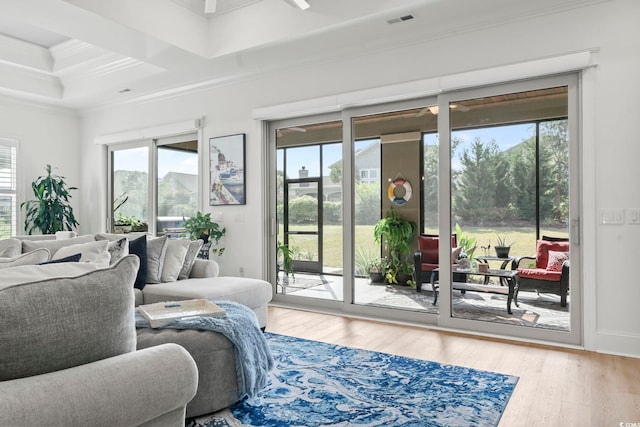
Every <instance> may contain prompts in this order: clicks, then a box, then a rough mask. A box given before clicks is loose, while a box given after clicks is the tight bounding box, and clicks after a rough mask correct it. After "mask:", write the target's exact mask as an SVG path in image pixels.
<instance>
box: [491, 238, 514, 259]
mask: <svg viewBox="0 0 640 427" xmlns="http://www.w3.org/2000/svg"><path fill="white" fill-rule="evenodd" d="M496 237H497V240H496V245H495V246H494V249H495V251H496V256H497V257H498V258H509V251H510V250H511V243H510V242H508V241H507V235H506V234H496Z"/></svg>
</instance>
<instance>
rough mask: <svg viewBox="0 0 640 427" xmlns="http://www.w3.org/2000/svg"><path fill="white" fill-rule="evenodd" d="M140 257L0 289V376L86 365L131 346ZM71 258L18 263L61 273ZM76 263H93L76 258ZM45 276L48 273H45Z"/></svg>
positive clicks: (133, 343)
mask: <svg viewBox="0 0 640 427" xmlns="http://www.w3.org/2000/svg"><path fill="white" fill-rule="evenodd" d="M138 264H139V261H138V258H137V257H135V256H127V257H125V258H123V259H122V260H120V262H119V263H117V264H116V265H114V266H112V267H109V268H106V269H102V270H93V271H90V272H88V273H85V274H82V275H80V276H76V277H64V278H60V277H58V278H45V279H44V280H39V281H35V282H33V281H29V282H26V283H22V284H18V285H11V286H8V287H5V288H3V289H0V301H2V304H3V307H2V310H0V325H2V328H0V348H1V349H2V351H0V381H6V380H11V379H16V378H24V377H28V376H33V375H39V374H44V373H47V372H53V371H59V370H62V369H67V368H71V367H74V366H79V365H84V364H87V363H91V362H94V361H97V360H101V359H107V358H110V357H113V356H117V355H119V354H123V353H128V352H132V351H135V349H136V329H135V307H134V305H133V299H134V296H133V282H134V280H135V277H136V272H137V270H138ZM72 266H73V265H71V264H67V265H64V264H49V265H38V266H29V267H17V268H15V269H10V270H8V271H11V270H20V269H27V268H28V269H30V270H34V271H39V272H40V274H37V273H36V274H35V276H36V277H43V275H45V272H47V271H51V272H54V276H55V274H60V273H61V272H62V271H67V272H68V271H69V270H72V269H73V268H71V267H72ZM75 266H76V267H77V268H78V269H88V268H91V266H89V265H85V264H75ZM45 277H46V275H45Z"/></svg>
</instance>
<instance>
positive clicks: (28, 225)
mask: <svg viewBox="0 0 640 427" xmlns="http://www.w3.org/2000/svg"><path fill="white" fill-rule="evenodd" d="M45 170H46V171H47V175H45V176H39V177H38V178H37V179H36V180H35V181H33V182H32V183H31V188H32V190H33V194H34V195H35V196H36V199H37V200H28V201H26V202H22V203H21V204H20V208H23V209H25V211H26V213H25V217H24V218H25V219H24V230H25V231H26V232H27V234H31V233H32V232H33V231H34V230H36V229H37V230H39V231H40V232H41V233H42V234H54V233H55V232H57V231H63V230H69V231H71V230H73V229H74V228H76V227H77V226H78V225H79V224H78V221H76V218H75V216H74V215H73V208H72V207H71V203H70V202H69V199H70V198H71V190H77V188H76V187H69V186H68V185H67V183H66V182H65V177H64V176H59V175H54V174H52V168H51V165H47V166H46V168H45Z"/></svg>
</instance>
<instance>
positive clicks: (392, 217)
mask: <svg viewBox="0 0 640 427" xmlns="http://www.w3.org/2000/svg"><path fill="white" fill-rule="evenodd" d="M416 228H417V226H416V223H415V222H413V221H407V220H405V219H403V218H401V217H400V216H399V215H398V214H397V213H396V212H395V211H394V210H393V208H392V209H390V210H389V211H388V212H387V214H386V215H385V217H384V218H382V219H380V221H378V222H377V223H376V225H375V227H374V229H373V237H374V239H375V241H376V243H378V244H382V245H383V250H384V251H385V252H386V253H388V254H389V257H388V263H387V266H386V271H385V277H386V279H387V281H388V282H389V283H395V284H398V283H399V282H400V281H401V280H398V279H399V276H400V273H403V274H404V275H406V276H408V277H410V278H409V279H408V280H407V281H406V283H407V284H408V285H411V286H413V285H414V284H415V281H414V280H413V265H412V264H411V263H410V262H409V261H408V256H409V253H410V252H411V242H412V241H413V235H414V234H415V231H416Z"/></svg>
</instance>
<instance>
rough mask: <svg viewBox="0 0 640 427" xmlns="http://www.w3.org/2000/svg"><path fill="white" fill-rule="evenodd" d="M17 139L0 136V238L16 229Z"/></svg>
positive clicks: (7, 235)
mask: <svg viewBox="0 0 640 427" xmlns="http://www.w3.org/2000/svg"><path fill="white" fill-rule="evenodd" d="M17 146H18V143H17V141H14V140H10V139H3V138H0V238H4V237H9V236H13V235H15V234H16V230H17V224H16V223H17V206H16V152H17Z"/></svg>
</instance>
